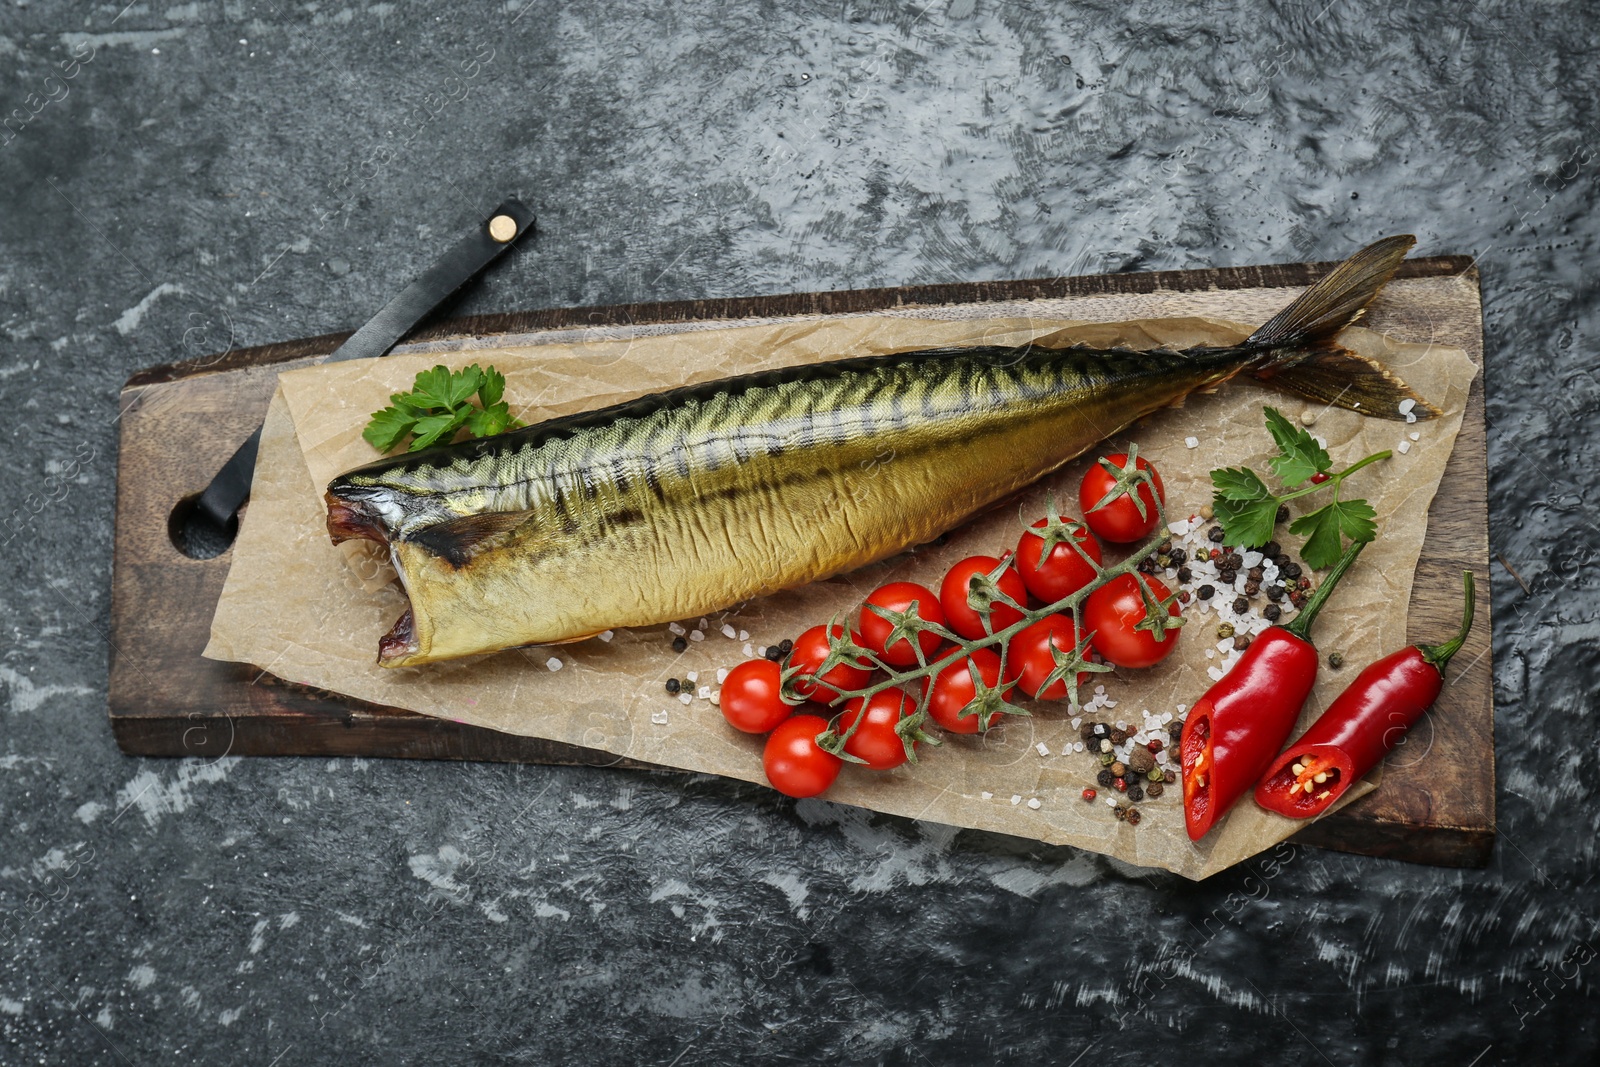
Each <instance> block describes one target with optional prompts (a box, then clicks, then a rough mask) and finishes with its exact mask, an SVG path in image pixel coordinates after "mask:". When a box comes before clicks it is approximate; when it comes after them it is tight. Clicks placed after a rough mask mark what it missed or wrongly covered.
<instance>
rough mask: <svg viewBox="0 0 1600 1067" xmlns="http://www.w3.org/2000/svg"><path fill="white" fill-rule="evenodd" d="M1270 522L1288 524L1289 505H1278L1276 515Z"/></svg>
mask: <svg viewBox="0 0 1600 1067" xmlns="http://www.w3.org/2000/svg"><path fill="white" fill-rule="evenodd" d="M1272 521H1273V522H1275V523H1282V522H1288V521H1289V505H1287V504H1279V505H1278V514H1277V515H1275V516H1274V517H1273V520H1272Z"/></svg>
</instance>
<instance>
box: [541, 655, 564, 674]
mask: <svg viewBox="0 0 1600 1067" xmlns="http://www.w3.org/2000/svg"><path fill="white" fill-rule="evenodd" d="M544 665H545V666H546V667H549V668H550V669H551V670H552V671H559V670H560V669H561V661H560V660H558V659H556V658H555V657H554V656H551V657H550V658H549V659H547V660H545V661H544Z"/></svg>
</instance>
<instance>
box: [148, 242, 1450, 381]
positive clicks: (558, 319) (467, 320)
mask: <svg viewBox="0 0 1600 1067" xmlns="http://www.w3.org/2000/svg"><path fill="white" fill-rule="evenodd" d="M1476 262H1477V261H1476V260H1474V259H1473V258H1471V257H1470V256H1432V257H1428V258H1424V259H1410V260H1406V261H1405V262H1404V263H1402V264H1400V269H1399V271H1397V272H1396V274H1395V277H1396V278H1436V277H1440V276H1444V275H1457V274H1466V275H1469V276H1471V277H1473V278H1474V279H1475V278H1476V276H1477V266H1476ZM1336 266H1338V264H1337V263H1287V264H1278V265H1268V266H1260V267H1218V268H1215V269H1213V270H1209V271H1199V270H1184V271H1176V270H1172V271H1147V272H1143V273H1130V274H1085V275H1074V276H1072V277H1063V278H1032V279H1023V280H1017V281H1002V282H950V283H945V284H939V285H911V286H905V287H902V288H876V289H841V290H837V291H834V292H827V293H785V294H780V295H774V296H744V297H727V298H724V299H718V300H674V301H664V302H659V303H649V304H613V305H605V306H596V307H576V308H546V309H543V310H539V311H511V312H504V313H501V314H495V315H476V316H468V317H464V318H458V319H450V320H447V321H444V322H439V323H435V324H433V325H431V326H428V327H426V328H424V329H422V330H419V331H417V332H416V333H414V334H412V335H411V336H409V337H407V338H406V339H405V342H404V343H406V344H413V343H421V342H429V341H444V340H450V339H452V338H458V337H474V336H485V335H491V334H519V333H534V332H537V331H541V330H561V329H583V328H586V327H596V326H619V325H633V326H638V325H644V324H654V323H668V322H705V321H720V320H738V319H750V318H766V317H774V318H776V317H783V316H789V315H848V314H857V313H861V312H868V311H881V310H883V309H884V308H902V307H931V306H938V305H944V304H988V303H998V302H1004V301H1012V300H1051V299H1059V298H1063V297H1080V296H1102V295H1127V294H1137V293H1155V292H1161V291H1163V290H1193V289H1194V286H1193V285H1192V284H1190V283H1191V282H1192V280H1193V278H1194V276H1195V275H1196V274H1199V273H1204V274H1207V275H1208V276H1209V280H1210V281H1211V286H1210V287H1211V288H1212V289H1220V290H1229V289H1281V288H1285V287H1289V286H1301V285H1310V284H1311V283H1312V282H1314V281H1316V280H1317V279H1318V278H1320V277H1322V275H1324V274H1326V273H1327V272H1328V271H1330V270H1332V269H1333V268H1334V267H1336ZM351 332H352V331H345V332H343V333H330V334H323V335H322V336H320V337H305V338H300V339H298V340H294V341H280V342H276V343H274V344H269V345H258V346H256V347H254V348H240V349H230V350H229V351H227V352H221V353H217V354H215V355H210V356H203V357H200V358H198V359H191V360H184V361H182V362H178V363H163V364H160V365H158V366H154V367H149V368H146V369H145V370H141V371H138V372H136V373H135V374H134V375H133V376H132V377H130V378H129V379H128V380H127V382H126V384H125V385H124V386H123V388H124V389H126V388H131V387H133V386H139V385H152V384H155V383H158V382H170V381H176V380H177V379H179V378H185V377H188V376H190V375H194V374H207V373H212V374H215V373H221V372H224V371H231V370H242V369H244V368H246V367H261V366H270V365H272V364H275V363H288V362H292V361H294V360H297V359H308V358H310V357H313V356H320V355H324V354H326V353H328V352H332V351H333V350H334V349H335V348H338V347H339V345H341V344H342V343H344V341H345V339H346V338H348V337H349V336H350V334H351Z"/></svg>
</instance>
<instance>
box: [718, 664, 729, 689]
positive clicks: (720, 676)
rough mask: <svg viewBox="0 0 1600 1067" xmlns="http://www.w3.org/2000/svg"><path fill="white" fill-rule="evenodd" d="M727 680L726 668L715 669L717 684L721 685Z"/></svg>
mask: <svg viewBox="0 0 1600 1067" xmlns="http://www.w3.org/2000/svg"><path fill="white" fill-rule="evenodd" d="M727 680H728V668H726V667H718V668H717V684H718V685H721V684H722V683H723V682H726V681H727Z"/></svg>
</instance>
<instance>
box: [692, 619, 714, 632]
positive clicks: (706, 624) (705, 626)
mask: <svg viewBox="0 0 1600 1067" xmlns="http://www.w3.org/2000/svg"><path fill="white" fill-rule="evenodd" d="M695 625H696V626H697V627H698V628H699V629H701V630H709V629H710V628H711V620H710V619H701V620H700V621H699V622H698V623H696V624H695Z"/></svg>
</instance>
